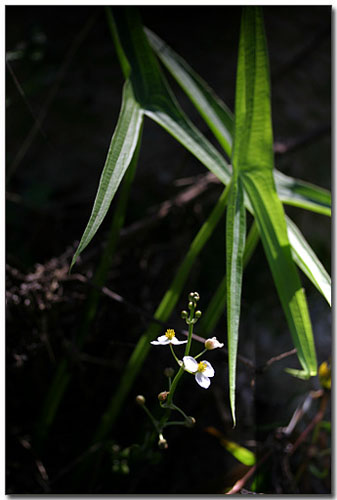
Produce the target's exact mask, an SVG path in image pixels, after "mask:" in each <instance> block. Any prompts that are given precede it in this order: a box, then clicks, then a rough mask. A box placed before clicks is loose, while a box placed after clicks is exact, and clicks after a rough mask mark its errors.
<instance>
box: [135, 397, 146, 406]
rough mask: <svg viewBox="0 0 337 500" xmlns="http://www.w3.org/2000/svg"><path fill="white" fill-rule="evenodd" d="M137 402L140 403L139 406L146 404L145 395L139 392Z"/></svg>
mask: <svg viewBox="0 0 337 500" xmlns="http://www.w3.org/2000/svg"><path fill="white" fill-rule="evenodd" d="M136 403H137V404H139V406H143V405H145V398H144V396H142V395H141V394H139V395H138V396H137V397H136Z"/></svg>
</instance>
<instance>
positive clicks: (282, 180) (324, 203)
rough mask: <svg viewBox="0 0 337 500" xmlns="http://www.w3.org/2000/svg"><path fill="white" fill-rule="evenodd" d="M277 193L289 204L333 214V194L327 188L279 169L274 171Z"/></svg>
mask: <svg viewBox="0 0 337 500" xmlns="http://www.w3.org/2000/svg"><path fill="white" fill-rule="evenodd" d="M274 177H275V182H276V189H277V194H278V196H279V198H280V200H282V201H284V202H285V203H286V204H287V205H293V206H295V207H300V208H305V209H307V210H311V211H312V212H316V213H318V214H322V215H328V216H331V194H330V192H329V191H327V190H326V189H323V188H320V187H318V186H315V185H314V184H310V183H309V182H304V181H301V180H299V179H294V178H293V177H289V176H288V175H285V174H282V173H281V172H279V171H278V170H275V173H274Z"/></svg>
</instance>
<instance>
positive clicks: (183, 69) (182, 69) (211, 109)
mask: <svg viewBox="0 0 337 500" xmlns="http://www.w3.org/2000/svg"><path fill="white" fill-rule="evenodd" d="M145 33H146V35H147V37H148V40H149V42H150V44H151V46H152V48H153V49H154V50H155V51H156V53H157V55H158V56H159V58H160V60H161V61H162V62H163V64H164V65H165V66H166V67H167V69H168V70H169V71H170V72H171V73H172V75H173V76H174V77H175V79H176V80H177V81H178V83H179V84H180V86H181V87H182V89H183V90H184V91H185V93H186V94H187V95H188V96H189V98H190V99H191V101H192V102H193V104H194V106H195V107H196V109H197V110H198V111H199V113H200V114H201V116H202V117H203V118H204V120H205V122H206V123H207V124H208V126H209V127H210V129H211V130H212V132H213V134H214V135H215V137H216V138H217V140H218V141H219V143H220V144H221V146H222V147H223V149H224V151H225V152H226V154H227V156H228V157H229V158H230V155H231V149H232V130H233V115H232V113H231V111H230V110H229V108H227V106H226V105H225V104H224V103H223V102H222V101H220V99H219V98H218V97H217V96H216V94H215V93H214V92H213V91H212V89H211V88H210V87H209V86H208V85H207V83H206V82H205V81H204V80H203V79H202V78H201V77H200V76H199V75H198V74H197V73H196V72H195V71H193V69H192V68H191V67H190V66H189V65H188V64H187V62H186V61H184V59H183V58H182V57H180V56H179V55H178V54H176V53H175V52H174V51H173V50H172V49H171V48H170V47H169V46H168V45H167V44H166V43H165V42H164V41H163V40H161V39H160V38H159V37H158V36H157V35H156V34H155V33H153V32H152V31H151V30H149V29H147V28H145Z"/></svg>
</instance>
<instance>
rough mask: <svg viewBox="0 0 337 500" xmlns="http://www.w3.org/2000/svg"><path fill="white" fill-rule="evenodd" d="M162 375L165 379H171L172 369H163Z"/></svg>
mask: <svg viewBox="0 0 337 500" xmlns="http://www.w3.org/2000/svg"><path fill="white" fill-rule="evenodd" d="M164 375H165V377H167V378H170V377H173V375H174V370H173V368H171V367H168V368H165V370H164Z"/></svg>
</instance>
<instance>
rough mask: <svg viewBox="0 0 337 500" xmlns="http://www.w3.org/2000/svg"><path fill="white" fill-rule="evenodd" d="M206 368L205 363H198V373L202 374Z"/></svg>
mask: <svg viewBox="0 0 337 500" xmlns="http://www.w3.org/2000/svg"><path fill="white" fill-rule="evenodd" d="M206 368H207V365H206V363H205V361H200V363H198V372H201V373H202V372H204V371H205V370H206Z"/></svg>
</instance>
